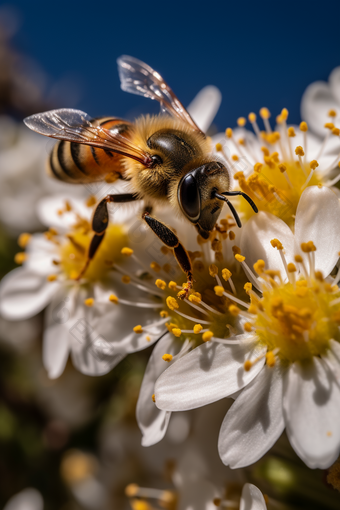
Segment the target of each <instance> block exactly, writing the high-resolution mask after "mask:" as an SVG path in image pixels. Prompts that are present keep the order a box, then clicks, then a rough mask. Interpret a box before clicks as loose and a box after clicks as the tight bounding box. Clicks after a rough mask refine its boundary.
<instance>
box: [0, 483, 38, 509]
mask: <svg viewBox="0 0 340 510" xmlns="http://www.w3.org/2000/svg"><path fill="white" fill-rule="evenodd" d="M43 508H44V501H43V498H42V496H41V494H40V492H38V491H37V490H36V489H32V488H28V489H24V490H23V491H21V492H19V493H18V494H16V495H15V496H13V497H12V498H11V499H10V500H9V501H8V502H7V503H6V505H5V507H4V510H43Z"/></svg>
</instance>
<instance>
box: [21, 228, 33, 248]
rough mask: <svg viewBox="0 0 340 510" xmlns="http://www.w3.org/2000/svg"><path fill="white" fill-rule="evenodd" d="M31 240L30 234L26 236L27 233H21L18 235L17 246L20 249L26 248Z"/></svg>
mask: <svg viewBox="0 0 340 510" xmlns="http://www.w3.org/2000/svg"><path fill="white" fill-rule="evenodd" d="M31 238H32V236H31V234H27V232H23V233H22V234H20V236H19V239H18V245H19V246H20V248H26V246H27V245H28V243H29V242H30V240H31Z"/></svg>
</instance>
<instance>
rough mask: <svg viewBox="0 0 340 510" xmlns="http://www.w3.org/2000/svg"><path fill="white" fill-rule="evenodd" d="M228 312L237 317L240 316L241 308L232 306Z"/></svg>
mask: <svg viewBox="0 0 340 510" xmlns="http://www.w3.org/2000/svg"><path fill="white" fill-rule="evenodd" d="M228 310H229V312H230V313H231V315H233V316H234V317H237V316H238V315H240V312H241V310H240V308H239V307H238V306H236V305H230V306H229V308H228Z"/></svg>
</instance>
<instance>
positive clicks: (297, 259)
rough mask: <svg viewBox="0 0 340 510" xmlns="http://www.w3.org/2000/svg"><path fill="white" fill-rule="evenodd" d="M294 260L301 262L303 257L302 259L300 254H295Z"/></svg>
mask: <svg viewBox="0 0 340 510" xmlns="http://www.w3.org/2000/svg"><path fill="white" fill-rule="evenodd" d="M294 260H295V262H297V263H298V264H301V263H302V262H303V259H302V257H301V255H295V257H294Z"/></svg>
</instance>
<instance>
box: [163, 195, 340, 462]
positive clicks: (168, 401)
mask: <svg viewBox="0 0 340 510" xmlns="http://www.w3.org/2000/svg"><path fill="white" fill-rule="evenodd" d="M318 194H319V195H320V196H319V198H317V195H318ZM319 200H320V201H319ZM334 201H335V202H336V205H335V203H334ZM315 202H318V203H319V204H322V207H321V208H320V209H319V208H315V207H314V206H313V204H315ZM339 207H340V205H339V202H338V199H337V198H336V196H335V195H334V193H333V192H332V191H331V190H328V189H327V188H321V189H320V188H318V187H316V186H313V187H311V188H309V189H307V190H306V191H305V192H304V193H303V195H302V198H301V201H300V203H299V206H298V209H297V214H296V224H295V236H294V235H293V233H292V232H291V230H290V229H289V228H288V227H287V226H286V225H285V224H284V223H283V222H282V221H281V222H280V220H278V219H277V221H276V222H275V221H268V223H267V222H266V221H264V220H265V218H266V216H265V213H262V214H260V220H259V222H258V226H259V228H257V229H254V230H256V236H254V235H253V236H252V237H250V238H249V240H247V242H246V243H244V250H245V251H243V252H242V253H243V255H242V254H236V255H235V257H236V259H237V260H239V262H240V263H241V264H242V266H243V268H244V270H245V272H246V274H247V276H248V278H249V279H250V281H251V282H252V283H253V285H254V286H255V288H256V289H258V290H259V291H260V295H259V294H258V293H257V292H255V291H254V290H252V289H251V285H250V284H248V285H247V286H246V290H247V293H248V294H249V296H250V300H251V302H250V303H249V302H248V303H247V301H245V300H243V299H241V300H240V299H239V295H236V294H235V295H234V296H233V295H231V293H230V292H227V291H226V290H225V289H224V288H222V289H221V288H220V287H221V286H222V285H221V280H219V279H218V274H216V276H215V277H216V280H217V281H216V283H218V286H217V288H215V292H216V293H217V295H221V296H224V297H225V298H229V299H231V300H233V301H236V303H237V305H238V306H236V305H235V304H234V305H231V306H229V311H230V312H231V313H232V314H233V315H235V316H237V317H239V318H241V319H242V320H243V327H244V331H245V332H244V333H243V334H242V335H235V334H232V335H231V336H230V337H229V338H223V337H221V336H220V335H218V334H216V333H215V332H214V325H213V326H212V333H213V334H212V336H211V338H210V341H208V342H207V343H204V344H202V345H200V346H198V347H197V348H195V349H193V350H192V351H191V352H189V353H188V354H186V355H185V356H183V357H182V358H181V359H179V360H178V361H175V363H173V365H172V366H171V367H169V368H168V369H167V370H166V371H165V372H164V373H163V374H162V376H160V378H159V379H158V381H157V383H156V387H155V401H156V405H157V406H158V407H159V408H160V409H162V410H163V411H183V410H187V409H193V408H195V407H199V406H203V405H206V404H208V403H210V402H214V401H216V400H218V399H221V398H224V397H227V396H232V395H233V394H235V393H237V392H239V391H240V390H242V391H241V393H240V394H239V396H237V398H236V401H235V403H234V404H233V405H232V407H231V409H230V411H229V412H228V413H227V415H226V418H225V420H224V422H223V424H222V428H221V432H220V438H219V451H220V456H221V458H222V460H223V462H224V463H225V464H226V465H230V466H231V467H232V468H236V467H243V466H247V465H249V464H251V463H253V462H255V461H256V460H258V459H259V458H261V457H262V456H263V455H264V453H265V452H266V451H268V450H269V448H270V447H271V446H272V445H273V444H274V443H275V442H276V440H277V439H278V437H279V436H280V435H281V433H282V432H283V430H284V428H285V427H286V429H287V434H288V437H289V439H290V442H291V444H292V446H293V448H294V449H295V451H296V453H297V454H298V455H299V456H300V457H301V458H302V460H304V462H305V463H306V464H307V465H308V466H309V467H311V468H315V467H319V468H326V467H328V466H329V465H330V464H332V462H334V460H335V459H336V458H337V456H338V454H339V448H340V428H339V421H340V411H339V410H340V389H339V381H340V347H339V342H340V330H339V316H340V299H339V295H340V293H339V289H338V287H337V286H336V285H335V284H336V283H337V282H338V281H339V279H340V278H339V276H337V277H336V279H335V280H332V279H327V278H326V279H325V277H327V276H328V274H329V273H330V271H331V270H332V269H333V267H334V265H335V264H336V261H337V259H338V257H339V248H340V226H339V221H338V218H339V215H340V210H339ZM267 219H268V220H270V218H267ZM253 234H254V232H253ZM257 237H258V238H259V240H260V242H262V243H263V246H262V245H261V243H260V242H259V241H258V240H257ZM270 241H272V244H271V243H270ZM280 241H281V242H282V244H283V246H282V245H281V242H280ZM241 246H242V245H241ZM283 248H284V250H283ZM244 255H245V259H244ZM262 256H265V257H266V260H267V261H268V266H269V267H268V266H267V265H266V263H265V262H264V260H259V261H258V262H257V263H255V265H254V268H255V271H256V272H257V273H258V276H257V277H256V276H255V274H254V273H253V272H252V270H251V269H250V267H249V265H248V264H247V261H248V260H251V258H252V257H253V258H255V259H256V258H260V259H261V257H262ZM262 258H264V257H262ZM271 263H273V265H271ZM273 266H274V267H273ZM267 268H268V269H267ZM298 268H300V271H298ZM237 289H238V292H240V287H237ZM261 295H262V296H261ZM240 307H242V308H240ZM226 319H227V318H225V322H226ZM206 340H208V339H207V338H206Z"/></svg>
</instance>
